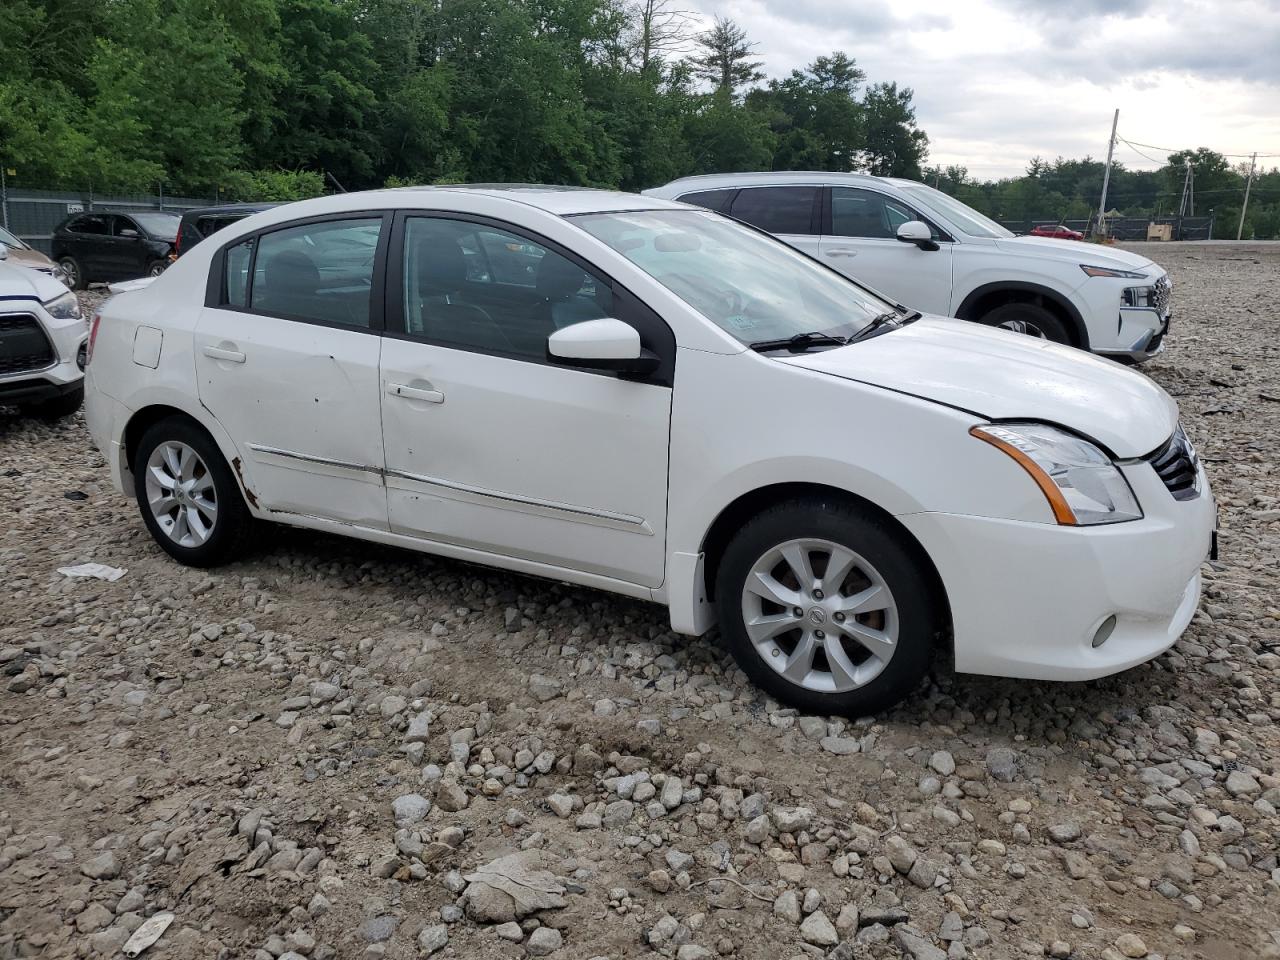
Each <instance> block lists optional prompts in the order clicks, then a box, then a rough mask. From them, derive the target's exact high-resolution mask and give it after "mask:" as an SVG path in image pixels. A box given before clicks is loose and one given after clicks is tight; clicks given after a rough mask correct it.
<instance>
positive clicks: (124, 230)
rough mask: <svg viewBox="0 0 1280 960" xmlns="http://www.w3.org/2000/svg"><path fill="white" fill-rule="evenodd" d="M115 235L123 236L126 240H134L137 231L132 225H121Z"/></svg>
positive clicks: (136, 236)
mask: <svg viewBox="0 0 1280 960" xmlns="http://www.w3.org/2000/svg"><path fill="white" fill-rule="evenodd" d="M116 236H118V237H123V238H124V239H126V240H136V239H138V231H137V230H134V229H133V228H132V227H121V228H120V232H119V233H118V234H116Z"/></svg>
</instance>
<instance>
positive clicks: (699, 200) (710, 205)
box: [680, 187, 738, 213]
mask: <svg viewBox="0 0 1280 960" xmlns="http://www.w3.org/2000/svg"><path fill="white" fill-rule="evenodd" d="M737 192H738V190H737V188H736V187H733V188H730V189H728V190H699V191H697V192H696V193H686V194H685V195H684V196H683V197H680V202H681V203H692V204H694V205H695V206H699V207H706V208H707V209H708V210H714V211H716V212H717V213H724V210H725V207H726V206H727V205H728V203H729V200H730V199H731V198H732V197H733V195H734V194H735V193H737Z"/></svg>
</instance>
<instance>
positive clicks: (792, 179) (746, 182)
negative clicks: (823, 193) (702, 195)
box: [658, 170, 900, 190]
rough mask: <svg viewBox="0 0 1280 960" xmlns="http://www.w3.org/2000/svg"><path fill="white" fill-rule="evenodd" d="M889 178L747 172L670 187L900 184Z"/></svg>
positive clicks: (708, 176)
mask: <svg viewBox="0 0 1280 960" xmlns="http://www.w3.org/2000/svg"><path fill="white" fill-rule="evenodd" d="M898 182H900V181H897V180H894V179H892V178H889V177H875V176H872V175H871V174H869V173H838V172H835V171H832V170H758V171H754V172H746V173H706V174H700V175H698V176H694V177H681V178H680V179H679V180H672V181H671V182H670V183H668V184H667V185H666V187H660V188H658V189H661V190H666V189H667V188H670V187H676V186H679V187H683V188H691V189H697V188H701V189H704V190H714V189H715V188H717V187H745V186H760V185H762V184H810V183H850V184H859V183H860V184H870V183H898Z"/></svg>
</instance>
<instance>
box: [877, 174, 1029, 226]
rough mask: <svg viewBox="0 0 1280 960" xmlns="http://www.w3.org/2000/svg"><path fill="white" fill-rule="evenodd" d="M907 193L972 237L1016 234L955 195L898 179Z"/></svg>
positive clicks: (899, 184)
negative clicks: (962, 201)
mask: <svg viewBox="0 0 1280 960" xmlns="http://www.w3.org/2000/svg"><path fill="white" fill-rule="evenodd" d="M897 183H898V186H900V187H901V188H902V189H903V190H905V191H906V192H907V193H909V194H911V196H912V197H914V198H915V199H916V200H919V201H920V202H921V203H923V204H924V205H925V206H928V207H932V208H933V210H934V212H935V213H937V214H940V215H941V216H942V218H943V219H944V220H949V221H951V226H953V227H955V228H956V229H957V230H959V231H960V232H961V233H967V234H968V235H969V236H971V237H993V238H994V237H1012V236H1013V235H1014V234H1013V232H1012V231H1010V230H1006V229H1005V228H1004V227H1002V226H1000V224H998V223H996V222H995V221H994V220H992V219H991V218H990V217H984V216H983V215H982V214H980V213H979V212H978V211H977V210H975V209H973V207H971V206H969V205H968V204H967V203H961V202H960V201H959V200H957V199H956V198H955V197H952V196H949V195H948V194H945V193H943V192H942V191H941V190H935V189H933V187H927V186H925V185H924V184H923V183H903V182H902V181H900V180H899V181H897Z"/></svg>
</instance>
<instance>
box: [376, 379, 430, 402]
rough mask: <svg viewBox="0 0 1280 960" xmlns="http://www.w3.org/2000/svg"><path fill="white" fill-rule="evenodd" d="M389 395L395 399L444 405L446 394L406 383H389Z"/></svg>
mask: <svg viewBox="0 0 1280 960" xmlns="http://www.w3.org/2000/svg"><path fill="white" fill-rule="evenodd" d="M387 393H389V394H391V396H393V397H404V399H406V400H425V401H426V402H427V403H444V394H443V393H441V392H440V391H439V390H427V389H424V388H422V387H411V386H409V385H408V384H406V383H388V384H387Z"/></svg>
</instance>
